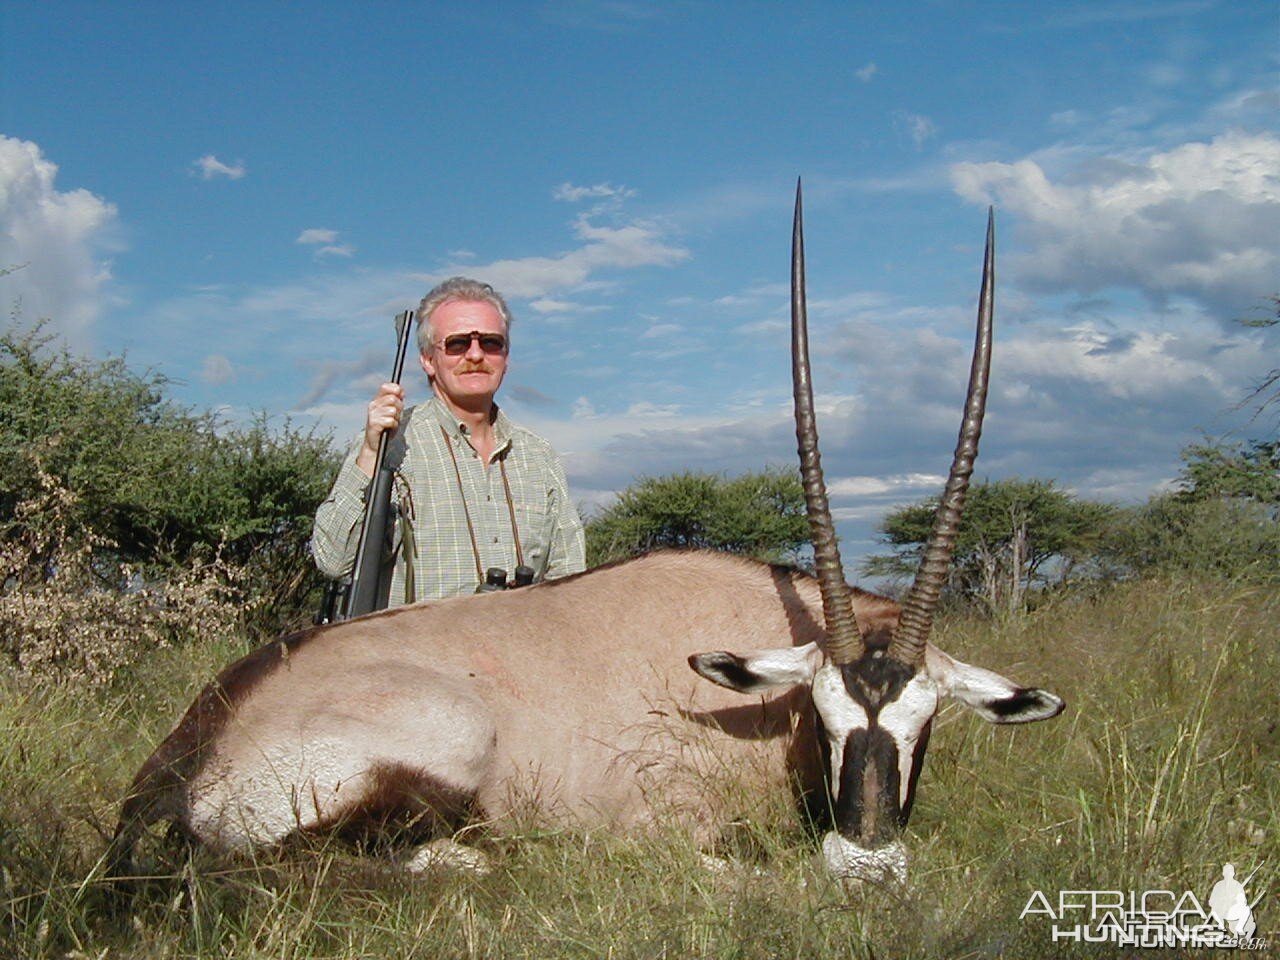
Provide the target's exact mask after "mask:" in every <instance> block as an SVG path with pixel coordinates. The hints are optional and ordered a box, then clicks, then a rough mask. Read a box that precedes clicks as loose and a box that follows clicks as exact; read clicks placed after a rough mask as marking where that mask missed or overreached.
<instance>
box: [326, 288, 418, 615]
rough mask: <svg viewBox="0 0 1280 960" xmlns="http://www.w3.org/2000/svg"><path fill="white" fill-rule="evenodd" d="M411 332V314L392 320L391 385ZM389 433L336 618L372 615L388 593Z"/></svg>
mask: <svg viewBox="0 0 1280 960" xmlns="http://www.w3.org/2000/svg"><path fill="white" fill-rule="evenodd" d="M412 331H413V311H412V310H406V311H405V312H404V313H402V314H400V315H399V316H398V317H396V335H397V338H398V341H397V344H396V365H395V367H394V369H392V371H391V382H392V383H399V382H400V375H401V373H402V372H403V371H404V357H405V353H406V352H407V351H408V349H409V337H410V335H411V334H412ZM390 433H391V431H389V430H384V431H382V435H381V436H380V437H378V457H377V459H376V460H375V461H374V466H373V479H372V480H371V481H370V483H369V489H368V490H367V491H366V493H365V501H364V526H363V527H361V528H360V542H359V545H358V546H357V547H356V562H355V567H354V568H353V569H352V571H351V587H350V589H349V590H348V591H347V595H346V598H345V599H346V602H345V604H344V605H343V609H342V612H341V613H340V614H339V615H338V619H340V620H341V619H346V618H347V617H358V616H360V615H361V614H362V613H372V612H373V611H374V610H381V609H383V608H384V607H385V606H386V605H387V598H388V596H389V595H390V593H391V570H390V569H388V568H387V567H385V566H384V564H383V558H384V557H385V556H386V555H387V553H388V552H389V550H390V545H391V540H392V534H393V532H394V527H393V526H392V524H391V523H390V513H391V484H392V480H393V479H394V477H395V470H394V469H392V468H391V467H389V466H388V465H387V463H386V459H387V445H388V443H389V442H390V440H391V436H390Z"/></svg>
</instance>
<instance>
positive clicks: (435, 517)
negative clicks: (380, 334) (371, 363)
mask: <svg viewBox="0 0 1280 960" xmlns="http://www.w3.org/2000/svg"><path fill="white" fill-rule="evenodd" d="M510 322H511V313H510V311H509V310H508V309H507V305H506V302H505V301H504V300H503V299H502V297H501V295H500V294H498V293H497V291H495V290H494V289H493V288H492V287H490V286H489V285H488V284H485V283H479V282H477V281H475V280H470V279H467V278H466V277H453V278H451V279H449V280H446V281H444V282H443V283H441V284H439V285H438V286H437V287H435V289H433V290H432V291H431V292H430V293H428V294H427V295H426V297H424V298H423V300H422V304H421V305H420V307H419V309H418V352H419V361H420V362H421V364H422V369H423V370H424V371H425V372H426V374H427V379H428V380H429V381H430V383H431V390H432V394H433V395H432V397H431V398H430V399H429V400H427V401H426V402H425V403H423V404H420V405H419V406H417V407H411V408H409V409H408V410H406V409H405V408H404V389H403V388H402V387H400V386H399V385H397V384H394V383H384V384H383V385H382V387H381V388H380V389H379V390H378V393H377V395H376V396H375V397H374V398H373V400H372V401H371V402H370V404H369V408H368V417H367V419H366V421H365V427H364V435H363V437H362V438H361V439H360V441H359V443H358V444H357V445H356V447H355V449H354V450H352V451H351V454H350V455H349V456H348V457H347V459H346V461H345V462H344V463H343V465H342V468H341V470H340V471H339V472H338V478H337V480H335V481H334V484H333V489H332V490H331V491H330V492H329V497H328V499H327V500H325V501H324V503H322V504H321V505H320V509H319V510H318V511H316V522H315V531H314V533H313V535H312V539H311V551H312V554H313V556H314V557H315V560H316V565H317V566H318V567H319V568H320V570H321V572H322V573H324V574H326V575H327V576H330V577H340V576H345V575H347V574H349V573H350V572H351V568H352V566H353V565H354V563H355V554H356V546H357V543H358V542H359V539H360V528H361V525H362V523H363V519H364V496H365V491H366V489H368V487H369V483H370V480H371V479H372V477H373V470H374V464H375V460H376V458H377V452H378V440H379V438H380V437H381V435H382V433H383V432H384V431H388V430H389V431H394V433H393V434H391V440H390V443H389V444H388V451H387V456H388V462H389V463H390V464H391V465H393V466H394V467H395V469H396V474H397V475H396V483H395V489H394V492H393V498H394V499H395V501H396V507H397V513H398V515H399V517H400V522H399V523H398V525H397V527H398V529H397V536H396V543H397V546H396V561H395V570H394V573H393V576H392V580H391V597H390V603H391V605H393V606H394V605H396V604H400V603H407V602H412V601H413V600H425V599H440V598H443V597H452V596H457V595H460V594H468V593H474V592H476V589H477V587H478V586H479V585H480V584H482V583H483V582H484V580H485V574H486V572H487V571H488V570H489V569H490V568H494V567H498V568H501V569H503V570H506V571H507V573H508V574H509V575H512V576H514V573H515V569H516V567H518V566H526V567H530V568H532V569H533V572H534V578H535V579H536V580H541V579H544V578H546V579H551V578H554V577H562V576H565V575H566V574H570V573H576V572H578V571H580V570H582V569H583V568H584V566H585V562H584V555H585V548H584V543H583V530H582V521H581V520H580V519H579V518H578V514H577V511H576V510H575V509H574V506H573V504H572V502H570V500H569V489H568V483H567V481H566V480H565V473H564V468H563V467H562V466H561V464H560V458H559V457H558V456H557V455H556V452H555V451H554V450H553V449H552V448H551V445H550V444H549V443H547V441H546V440H544V439H542V438H541V437H539V436H537V435H536V434H534V433H532V432H530V431H528V430H525V429H524V428H522V427H518V426H516V425H515V424H513V423H512V422H511V421H510V420H509V419H508V418H507V416H506V415H505V414H504V413H503V412H502V411H501V410H500V409H499V408H498V405H497V404H496V403H495V402H494V395H495V394H496V393H497V392H498V387H499V386H500V385H501V384H502V379H503V377H504V376H505V375H506V372H507V356H508V350H509V347H510Z"/></svg>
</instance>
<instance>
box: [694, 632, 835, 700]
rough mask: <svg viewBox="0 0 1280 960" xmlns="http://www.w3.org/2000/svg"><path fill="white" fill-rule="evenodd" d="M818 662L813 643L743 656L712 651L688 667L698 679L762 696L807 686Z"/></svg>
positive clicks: (816, 650)
mask: <svg viewBox="0 0 1280 960" xmlns="http://www.w3.org/2000/svg"><path fill="white" fill-rule="evenodd" d="M821 663H822V652H821V651H820V650H819V649H818V645H817V644H816V643H806V644H805V645H804V646H802V647H779V648H777V649H775V650H757V651H755V652H754V653H743V654H737V653H730V652H729V651H727V650H714V651H712V652H710V653H695V654H693V656H691V657H689V666H691V667H692V668H693V670H694V672H695V673H697V674H698V675H699V676H701V677H705V678H706V679H708V680H710V681H711V682H712V683H715V684H719V685H720V686H722V687H728V688H729V689H730V690H737V691H738V692H739V693H763V692H764V691H766V690H777V689H779V688H784V687H794V686H796V685H797V684H801V683H810V682H811V681H812V680H813V674H814V672H815V671H816V670H817V669H818V667H819V665H821Z"/></svg>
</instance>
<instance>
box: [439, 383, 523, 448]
mask: <svg viewBox="0 0 1280 960" xmlns="http://www.w3.org/2000/svg"><path fill="white" fill-rule="evenodd" d="M426 406H427V408H428V409H429V410H430V411H431V416H432V418H433V419H434V420H435V421H436V422H437V423H439V424H440V426H442V427H444V428H445V429H446V430H447V431H449V435H450V436H452V437H455V438H457V439H459V440H466V439H467V436H468V434H470V432H471V431H470V429H469V428H468V427H467V425H466V424H464V423H463V422H462V421H461V420H459V419H458V418H457V417H455V416H454V415H453V411H452V410H450V409H449V408H448V407H447V406H445V403H444V401H443V400H441V399H440V398H439V397H437V396H436V395H435V394H432V395H431V399H430V400H428V401H427V403H426ZM493 411H494V416H493V455H494V456H495V457H496V456H497V455H498V454H500V453H505V452H506V450H507V448H508V447H510V446H511V437H512V430H511V420H510V419H509V418H508V417H507V415H506V414H505V413H503V412H502V408H501V407H499V406H498V405H497V404H496V403H495V404H494V405H493Z"/></svg>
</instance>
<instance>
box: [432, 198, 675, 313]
mask: <svg viewBox="0 0 1280 960" xmlns="http://www.w3.org/2000/svg"><path fill="white" fill-rule="evenodd" d="M574 232H575V233H576V234H577V236H578V238H579V240H581V241H583V243H582V244H581V246H579V247H577V248H576V249H574V250H571V251H569V252H568V253H563V254H560V255H559V256H554V257H523V258H519V259H510V260H495V261H492V262H491V263H488V264H468V265H467V267H466V270H467V272H468V273H469V274H470V275H471V276H474V277H477V278H480V279H483V280H484V281H485V282H487V283H491V284H493V286H494V287H496V288H497V289H498V290H501V291H502V293H503V295H504V296H506V297H508V298H518V299H527V300H539V299H544V298H550V297H551V295H552V294H554V293H556V292H558V291H561V290H566V289H572V288H575V287H580V286H581V285H582V284H584V283H585V282H586V281H587V279H588V278H589V277H591V276H592V275H593V274H595V273H597V272H601V271H607V270H630V269H634V268H637V267H648V266H655V267H665V266H671V265H673V264H676V263H679V262H681V261H683V260H686V259H687V258H688V256H689V251H688V250H686V249H684V248H683V247H678V246H674V245H672V244H670V243H668V242H667V241H666V239H665V238H664V236H663V232H662V230H661V228H660V227H659V226H658V225H657V224H656V223H653V222H650V221H644V220H633V221H631V222H629V223H624V224H623V225H622V226H598V225H596V224H595V223H593V222H592V220H591V218H590V217H589V216H581V217H578V219H577V220H576V221H575V222H574ZM456 269H457V268H453V267H451V268H449V270H448V271H446V275H447V274H448V273H449V272H455V271H456Z"/></svg>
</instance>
